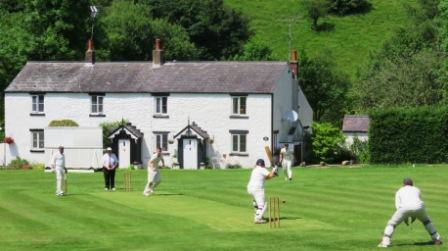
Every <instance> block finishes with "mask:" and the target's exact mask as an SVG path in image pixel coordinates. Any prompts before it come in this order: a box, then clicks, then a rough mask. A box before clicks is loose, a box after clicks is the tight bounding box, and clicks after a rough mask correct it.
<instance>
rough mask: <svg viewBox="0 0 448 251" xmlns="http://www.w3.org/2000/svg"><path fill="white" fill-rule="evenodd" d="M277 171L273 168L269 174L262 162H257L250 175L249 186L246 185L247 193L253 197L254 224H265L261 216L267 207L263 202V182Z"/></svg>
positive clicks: (260, 160)
mask: <svg viewBox="0 0 448 251" xmlns="http://www.w3.org/2000/svg"><path fill="white" fill-rule="evenodd" d="M276 172H277V169H276V168H274V169H273V170H272V171H271V172H269V171H268V170H267V169H266V168H265V165H264V160H262V159H259V160H257V163H256V166H255V168H254V169H253V170H252V173H251V175H250V180H249V184H247V192H248V193H249V194H250V195H252V196H253V198H254V200H253V206H254V209H255V216H254V222H255V224H260V223H266V221H265V220H264V219H263V214H264V212H265V211H266V208H267V205H266V203H265V201H264V181H265V180H267V179H270V178H272V177H274V176H275V175H276Z"/></svg>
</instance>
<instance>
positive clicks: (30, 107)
mask: <svg viewBox="0 0 448 251" xmlns="http://www.w3.org/2000/svg"><path fill="white" fill-rule="evenodd" d="M296 73H297V54H296V53H293V54H292V60H291V62H290V63H287V62H231V61H215V62H169V63H164V62H163V51H162V50H161V49H160V46H159V45H158V42H157V43H156V47H155V50H154V51H153V61H152V62H95V60H94V51H93V46H92V44H91V43H89V49H88V51H87V52H86V61H84V62H28V63H27V64H26V65H25V66H24V68H23V69H22V70H21V71H20V73H19V74H18V75H17V76H16V77H15V79H14V80H13V81H12V83H11V84H10V85H9V86H8V88H7V89H6V90H5V127H6V135H7V136H11V137H13V138H14V140H15V144H14V146H11V147H14V151H11V153H12V155H14V156H19V157H21V158H25V159H27V160H30V161H32V162H42V163H44V162H46V161H47V160H46V159H45V158H46V157H45V156H46V154H45V152H46V151H48V149H45V138H44V133H43V132H44V130H45V128H46V127H48V124H49V122H50V121H52V120H59V119H71V120H74V121H75V122H77V123H78V124H79V126H81V127H98V126H99V124H100V123H102V122H112V121H122V120H123V121H127V123H124V124H123V125H122V126H121V127H120V128H117V130H116V131H114V132H112V133H111V134H110V135H109V138H110V140H111V145H112V146H113V149H114V152H115V153H116V154H117V155H118V156H119V159H120V160H121V161H120V166H122V167H127V166H128V165H129V164H131V163H136V164H144V163H146V162H147V161H148V159H149V158H150V156H151V154H152V152H153V151H154V149H155V147H156V146H159V147H161V148H162V150H163V154H164V155H165V160H166V162H167V163H168V164H169V165H171V164H173V165H175V164H178V165H179V166H180V167H181V168H185V169H188V168H191V169H197V168H199V167H200V166H201V165H203V164H205V163H207V164H208V165H213V166H215V167H218V166H219V167H224V166H226V165H228V164H232V165H236V164H238V165H241V166H243V167H250V166H253V165H254V163H255V161H256V159H258V158H264V159H265V160H266V161H267V156H266V154H265V150H264V146H266V145H267V146H270V147H271V149H276V148H278V147H279V145H280V144H282V143H289V144H291V145H293V146H295V149H296V155H297V159H298V160H300V159H301V157H300V154H301V151H300V147H301V146H302V135H303V130H304V129H303V128H304V127H305V128H306V127H307V126H310V124H311V121H312V116H313V114H312V110H311V108H310V106H309V104H308V102H307V100H306V98H305V95H304V94H303V92H302V91H301V89H300V87H299V85H298V84H297V78H296ZM291 114H293V115H294V114H295V115H298V120H297V119H294V116H291ZM14 156H13V157H14ZM72 168H76V167H72Z"/></svg>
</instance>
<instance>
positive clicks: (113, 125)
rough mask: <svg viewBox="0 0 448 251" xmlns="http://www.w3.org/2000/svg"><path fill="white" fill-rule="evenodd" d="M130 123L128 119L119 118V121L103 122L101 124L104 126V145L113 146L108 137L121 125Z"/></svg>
mask: <svg viewBox="0 0 448 251" xmlns="http://www.w3.org/2000/svg"><path fill="white" fill-rule="evenodd" d="M126 123H128V121H127V120H119V121H112V122H103V123H101V124H100V126H101V127H102V128H103V146H104V147H106V146H111V141H110V139H109V138H108V136H109V134H111V133H112V131H113V130H115V129H117V128H118V127H120V126H121V125H122V124H126Z"/></svg>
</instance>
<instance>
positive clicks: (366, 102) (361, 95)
mask: <svg viewBox="0 0 448 251" xmlns="http://www.w3.org/2000/svg"><path fill="white" fill-rule="evenodd" d="M436 2H437V1H435V0H420V1H419V3H420V5H421V6H419V7H418V8H411V9H409V10H410V11H409V13H410V14H411V15H412V20H414V23H413V24H412V25H410V26H408V27H403V28H401V29H399V30H398V31H397V32H396V33H395V34H394V35H393V36H392V37H391V38H390V39H389V40H388V41H386V42H385V44H384V45H383V48H382V49H381V50H380V51H379V52H378V53H376V54H373V55H371V56H370V60H369V64H368V65H367V66H366V67H365V68H362V69H361V70H360V73H359V75H358V79H359V81H357V83H356V85H357V86H356V88H355V90H356V92H355V95H356V99H357V101H358V107H359V109H360V110H361V111H363V112H365V111H367V110H369V109H371V108H386V107H387V108H389V107H415V106H421V105H435V104H439V103H441V102H442V101H443V96H444V93H445V92H446V91H445V90H446V87H444V85H443V82H442V81H441V78H440V74H441V72H443V70H442V62H443V61H444V58H446V57H445V55H444V54H443V53H442V52H441V51H440V45H439V41H440V40H439V34H438V28H437V23H436V22H435V21H434V18H435V17H436V16H437V13H435V12H434V5H435V6H437V3H436Z"/></svg>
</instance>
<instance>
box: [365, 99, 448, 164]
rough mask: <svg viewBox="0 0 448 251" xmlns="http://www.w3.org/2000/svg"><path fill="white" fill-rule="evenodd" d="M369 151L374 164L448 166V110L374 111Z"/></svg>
mask: <svg viewBox="0 0 448 251" xmlns="http://www.w3.org/2000/svg"><path fill="white" fill-rule="evenodd" d="M369 150H370V157H371V159H370V160H371V162H373V163H406V162H409V163H441V162H447V160H448V107H418V108H395V109H386V110H384V109H383V110H375V111H372V112H371V113H370V128H369Z"/></svg>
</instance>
